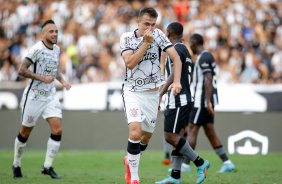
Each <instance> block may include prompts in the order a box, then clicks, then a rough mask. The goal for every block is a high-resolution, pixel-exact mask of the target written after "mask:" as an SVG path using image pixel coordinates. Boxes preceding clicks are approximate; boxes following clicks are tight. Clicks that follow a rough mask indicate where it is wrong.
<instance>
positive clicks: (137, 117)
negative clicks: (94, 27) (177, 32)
mask: <svg viewBox="0 0 282 184" xmlns="http://www.w3.org/2000/svg"><path fill="white" fill-rule="evenodd" d="M157 17H158V14H157V12H156V10H155V9H153V8H151V7H145V8H142V9H141V10H140V12H139V16H138V19H137V24H138V29H136V30H135V31H134V32H128V33H124V34H123V35H122V36H121V38H120V47H121V55H122V58H123V60H124V62H125V65H126V79H125V82H124V84H123V87H122V88H123V89H122V92H123V102H124V111H125V116H126V119H127V123H128V127H129V139H128V145H127V152H128V154H127V156H126V157H125V158H124V164H125V166H126V174H125V180H126V183H127V184H139V176H138V167H139V161H140V155H141V153H142V152H143V151H145V149H146V147H147V144H148V143H149V140H150V138H151V136H152V134H153V132H154V129H155V126H156V118H157V113H158V104H159V86H161V85H163V84H164V83H165V81H164V78H163V75H162V72H161V67H160V53H161V50H163V51H165V52H167V53H168V55H169V56H170V58H171V59H172V61H173V62H174V81H173V83H172V84H171V85H170V88H173V94H174V95H177V94H178V93H179V92H180V91H181V84H180V76H181V61H180V58H179V56H178V54H177V52H176V51H175V49H174V47H173V45H172V43H171V42H170V41H169V40H168V38H167V36H166V35H165V34H164V33H163V32H162V31H161V30H159V29H155V25H156V20H157Z"/></svg>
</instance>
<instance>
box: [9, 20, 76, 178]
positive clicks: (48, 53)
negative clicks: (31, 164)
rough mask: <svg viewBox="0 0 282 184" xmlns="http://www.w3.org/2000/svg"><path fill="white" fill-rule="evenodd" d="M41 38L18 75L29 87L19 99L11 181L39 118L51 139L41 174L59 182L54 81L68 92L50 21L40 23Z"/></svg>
mask: <svg viewBox="0 0 282 184" xmlns="http://www.w3.org/2000/svg"><path fill="white" fill-rule="evenodd" d="M41 36H42V40H41V41H39V42H37V43H36V44H35V45H33V46H32V48H31V49H30V50H29V51H28V54H27V56H26V57H25V59H24V60H23V62H22V65H21V67H20V69H19V75H21V76H23V77H26V78H29V83H28V85H27V87H26V88H25V90H24V93H23V96H22V118H21V123H22V126H21V130H20V132H19V134H18V136H17V137H16V140H15V148H14V149H15V153H14V162H13V167H12V168H13V176H14V178H23V175H22V173H21V159H22V156H23V153H24V150H25V147H26V143H27V139H28V137H29V135H30V133H31V131H32V129H33V127H34V126H35V125H36V121H37V119H38V118H39V116H40V115H42V117H43V118H44V119H46V120H47V121H48V123H49V124H50V127H51V136H50V138H49V140H48V142H47V152H46V158H45V162H44V165H43V167H42V169H41V173H42V174H45V175H46V174H47V175H50V176H51V177H52V178H56V179H60V178H61V177H60V176H58V175H57V174H56V173H55V171H54V170H53V167H52V163H53V160H54V158H55V156H56V153H57V152H58V150H59V148H60V144H61V136H62V125H61V118H62V110H61V107H60V102H59V99H58V98H57V97H56V88H55V86H54V80H55V79H57V80H58V81H59V82H60V83H61V84H62V85H63V86H64V87H65V88H66V89H67V90H69V89H70V88H71V85H70V84H69V83H68V82H66V81H65V80H64V79H63V77H62V75H61V73H60V72H59V71H58V64H59V55H60V48H59V47H58V46H57V45H56V43H57V38H58V29H57V27H56V25H55V23H54V21H53V20H47V21H46V22H44V24H43V25H42V33H41ZM29 67H30V69H29Z"/></svg>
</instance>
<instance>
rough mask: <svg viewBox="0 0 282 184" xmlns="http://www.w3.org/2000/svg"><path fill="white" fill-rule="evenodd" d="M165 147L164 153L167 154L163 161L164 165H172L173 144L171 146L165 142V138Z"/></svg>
mask: <svg viewBox="0 0 282 184" xmlns="http://www.w3.org/2000/svg"><path fill="white" fill-rule="evenodd" d="M163 146H164V153H165V158H164V160H163V165H171V162H170V151H171V144H169V143H168V142H167V141H166V140H165V138H164V137H163Z"/></svg>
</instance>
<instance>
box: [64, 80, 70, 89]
mask: <svg viewBox="0 0 282 184" xmlns="http://www.w3.org/2000/svg"><path fill="white" fill-rule="evenodd" d="M63 86H64V87H65V88H66V90H67V91H68V90H70V88H71V85H70V84H69V83H67V82H64V83H63Z"/></svg>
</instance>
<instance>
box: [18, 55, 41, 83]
mask: <svg viewBox="0 0 282 184" xmlns="http://www.w3.org/2000/svg"><path fill="white" fill-rule="evenodd" d="M30 65H32V63H31V61H29V60H28V59H24V61H23V63H22V65H21V66H20V69H19V75H21V76H23V77H26V78H30V79H35V80H39V81H43V76H40V75H37V74H35V73H33V72H32V71H30V70H29V69H28V68H29V67H30Z"/></svg>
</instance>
